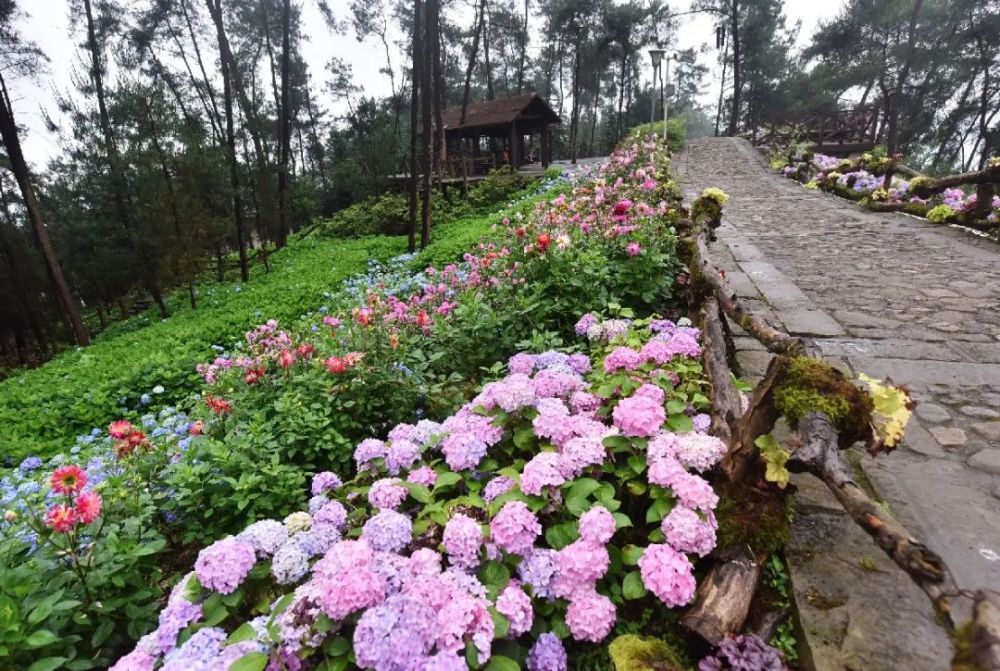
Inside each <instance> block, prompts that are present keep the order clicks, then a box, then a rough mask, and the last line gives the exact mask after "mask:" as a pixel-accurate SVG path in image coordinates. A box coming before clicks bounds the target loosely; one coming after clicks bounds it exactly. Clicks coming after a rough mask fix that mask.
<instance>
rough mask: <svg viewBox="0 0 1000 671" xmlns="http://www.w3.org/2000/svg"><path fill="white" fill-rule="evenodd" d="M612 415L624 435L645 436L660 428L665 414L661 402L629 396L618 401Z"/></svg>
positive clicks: (665, 416)
mask: <svg viewBox="0 0 1000 671" xmlns="http://www.w3.org/2000/svg"><path fill="white" fill-rule="evenodd" d="M612 417H613V419H614V423H615V426H617V427H618V428H619V429H621V430H622V433H624V434H625V435H626V436H631V437H633V438H646V437H648V436H652V435H653V434H654V433H656V432H657V431H658V430H659V429H660V427H661V426H662V425H663V422H664V420H666V418H667V415H666V412H665V411H664V410H663V404H662V403H657V402H656V401H654V400H653V399H651V398H648V397H645V396H630V397H628V398H624V399H622V400H621V401H619V402H618V405H616V406H615V409H614V411H613V412H612Z"/></svg>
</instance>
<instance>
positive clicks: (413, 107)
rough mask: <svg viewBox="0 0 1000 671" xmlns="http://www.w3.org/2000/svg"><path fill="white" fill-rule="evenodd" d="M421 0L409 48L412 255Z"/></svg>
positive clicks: (414, 245) (411, 246) (420, 73)
mask: <svg viewBox="0 0 1000 671" xmlns="http://www.w3.org/2000/svg"><path fill="white" fill-rule="evenodd" d="M421 14H422V12H421V0H413V42H412V44H411V47H410V51H411V58H412V64H411V65H412V68H411V70H412V73H411V75H410V77H411V82H410V183H409V219H408V220H407V231H406V232H407V237H408V241H407V245H408V246H407V248H408V249H409V251H410V253H411V254H412V253H413V252H415V251H416V250H417V191H418V190H419V189H418V187H417V179H418V177H417V175H418V173H419V167H418V165H417V139H418V137H419V132H418V131H417V123H418V121H419V118H418V117H419V114H418V112H419V110H418V109H417V106H418V104H419V98H420V82H421V81H422V80H423V65H422V61H423V43H422V42H423V40H422V39H421V31H422V24H423V17H422V16H421Z"/></svg>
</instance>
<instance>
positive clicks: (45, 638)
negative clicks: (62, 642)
mask: <svg viewBox="0 0 1000 671" xmlns="http://www.w3.org/2000/svg"><path fill="white" fill-rule="evenodd" d="M58 638H59V637H58V636H56V635H55V634H53V633H52V632H51V631H49V630H48V629H39V630H38V631H36V632H33V633H32V634H31V635H30V636H28V638H26V639H24V642H25V643H26V644H27V645H28V647H29V648H40V647H42V646H43V645H48V644H49V643H52V642H54V641H57V640H58Z"/></svg>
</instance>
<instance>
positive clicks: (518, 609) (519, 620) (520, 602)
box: [496, 580, 535, 638]
mask: <svg viewBox="0 0 1000 671" xmlns="http://www.w3.org/2000/svg"><path fill="white" fill-rule="evenodd" d="M496 609H497V612H499V613H500V614H501V615H503V616H504V617H506V618H507V620H508V621H509V622H510V628H509V630H508V632H509V634H510V635H511V636H513V637H515V638H516V637H518V636H520V635H521V634H523V633H525V632H526V631H528V630H530V629H531V625H532V624H533V623H534V620H535V611H534V610H533V609H532V607H531V597H530V596H528V595H527V593H525V591H524V590H523V589H522V588H521V583H519V582H518V581H517V580H511V581H510V582H509V583H507V586H506V587H505V588H504V589H503V591H502V592H500V595H499V596H498V597H497V603H496Z"/></svg>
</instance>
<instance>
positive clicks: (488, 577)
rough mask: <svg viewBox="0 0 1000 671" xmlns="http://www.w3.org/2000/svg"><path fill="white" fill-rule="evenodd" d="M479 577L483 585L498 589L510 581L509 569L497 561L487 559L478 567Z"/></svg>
mask: <svg viewBox="0 0 1000 671" xmlns="http://www.w3.org/2000/svg"><path fill="white" fill-rule="evenodd" d="M479 579H480V580H481V581H482V582H483V584H484V585H486V586H488V587H495V588H496V589H497V590H500V589H502V588H503V587H505V586H506V585H507V583H508V582H510V569H508V568H507V567H506V566H504V565H503V564H501V563H500V562H498V561H488V562H486V563H484V564H483V565H482V568H480V569H479Z"/></svg>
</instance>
